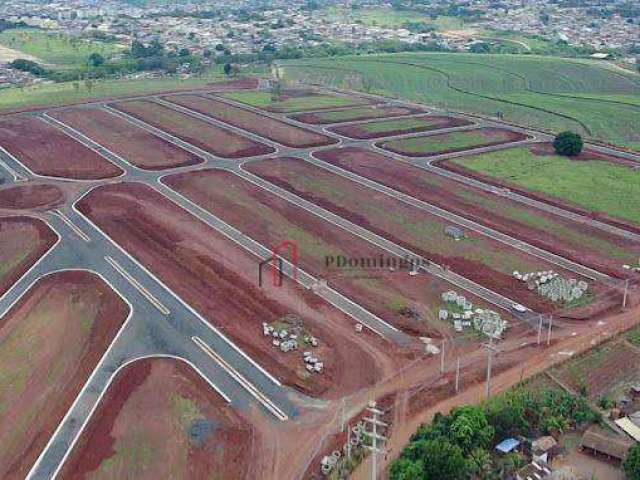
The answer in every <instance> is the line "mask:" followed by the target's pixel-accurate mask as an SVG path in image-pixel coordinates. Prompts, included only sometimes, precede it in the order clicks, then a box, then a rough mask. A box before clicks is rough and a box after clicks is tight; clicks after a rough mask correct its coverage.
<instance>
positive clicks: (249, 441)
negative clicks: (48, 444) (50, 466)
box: [62, 358, 261, 480]
mask: <svg viewBox="0 0 640 480" xmlns="http://www.w3.org/2000/svg"><path fill="white" fill-rule="evenodd" d="M260 441H261V439H260V438H258V437H257V434H255V433H254V431H253V428H252V426H251V425H250V424H249V423H248V422H247V421H246V420H245V419H244V418H242V417H241V416H240V415H238V414H237V413H236V412H235V411H234V410H233V409H232V408H231V407H230V406H229V405H228V404H227V403H226V402H225V400H224V399H223V398H221V397H220V396H219V395H218V394H217V393H216V392H215V391H214V390H213V388H211V386H210V385H209V384H208V383H207V382H206V381H205V380H204V379H203V378H201V377H200V376H199V375H198V374H197V373H196V372H195V371H194V370H193V369H192V368H191V367H190V366H189V365H187V364H186V363H183V362H181V361H179V360H174V359H168V358H150V359H144V360H138V361H136V362H134V363H133V364H130V365H128V366H127V367H125V368H124V369H123V370H121V371H120V373H118V375H117V377H116V378H115V379H114V381H113V383H112V384H111V386H110V387H109V390H107V393H106V395H105V396H104V397H103V398H102V400H101V401H100V404H99V406H98V409H97V410H96V411H95V412H94V413H93V416H92V418H91V421H90V422H89V424H88V425H87V427H86V428H85V430H84V431H83V433H82V435H81V437H80V439H79V441H78V443H77V444H76V446H75V447H74V449H73V451H72V454H71V456H70V457H69V459H68V460H67V462H66V463H65V466H64V468H63V470H62V478H74V479H78V480H79V479H85V478H91V479H105V480H106V479H113V478H122V479H124V478H136V479H140V480H144V479H148V480H156V479H158V478H166V476H167V475H170V478H202V479H204V478H220V479H232V478H233V479H243V478H251V475H250V466H251V459H252V458H253V457H254V455H255V454H256V451H257V450H259V448H260ZM256 474H257V473H256Z"/></svg>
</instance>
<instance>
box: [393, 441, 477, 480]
mask: <svg viewBox="0 0 640 480" xmlns="http://www.w3.org/2000/svg"><path fill="white" fill-rule="evenodd" d="M468 471H469V468H468V463H467V461H466V460H465V458H464V456H463V454H462V450H461V449H460V447H458V446H457V445H454V444H453V443H451V442H449V441H448V440H446V439H444V438H438V439H435V440H418V441H417V442H413V443H411V444H410V445H409V446H408V447H407V448H406V449H405V450H404V452H403V453H402V457H401V458H400V459H398V460H396V461H395V462H394V464H393V465H392V467H391V470H390V479H391V480H414V479H420V480H459V479H461V478H465V476H466V475H467V473H468Z"/></svg>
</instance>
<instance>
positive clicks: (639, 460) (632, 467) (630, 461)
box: [622, 443, 640, 480]
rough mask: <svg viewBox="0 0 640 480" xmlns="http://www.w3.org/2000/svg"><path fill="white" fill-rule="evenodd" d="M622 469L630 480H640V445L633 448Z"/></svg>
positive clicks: (637, 444)
mask: <svg viewBox="0 0 640 480" xmlns="http://www.w3.org/2000/svg"><path fill="white" fill-rule="evenodd" d="M622 467H623V468H624V473H626V474H627V478H628V479H629V480H640V443H636V444H635V445H634V446H633V447H631V449H630V450H629V454H628V455H627V459H626V460H625V461H624V463H623V464H622Z"/></svg>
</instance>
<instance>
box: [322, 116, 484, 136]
mask: <svg viewBox="0 0 640 480" xmlns="http://www.w3.org/2000/svg"><path fill="white" fill-rule="evenodd" d="M463 125H471V122H470V121H468V120H463V119H461V118H454V117H443V116H437V115H434V116H425V117H412V118H400V119H393V120H382V121H380V122H367V123H360V124H356V125H344V126H340V127H334V128H332V129H331V131H332V132H337V133H340V134H342V135H346V136H347V137H351V138H362V139H367V138H380V137H389V136H392V135H401V134H406V133H417V132H428V131H430V130H439V129H441V128H452V127H460V126H463Z"/></svg>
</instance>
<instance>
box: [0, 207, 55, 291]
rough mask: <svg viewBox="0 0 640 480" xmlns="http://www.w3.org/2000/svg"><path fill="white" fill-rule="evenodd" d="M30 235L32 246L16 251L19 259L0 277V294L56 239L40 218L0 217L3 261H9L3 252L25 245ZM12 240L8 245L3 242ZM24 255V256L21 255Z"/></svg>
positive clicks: (0, 244) (0, 246) (18, 248)
mask: <svg viewBox="0 0 640 480" xmlns="http://www.w3.org/2000/svg"><path fill="white" fill-rule="evenodd" d="M31 236H35V237H36V238H34V239H33V243H34V248H32V249H31V250H30V251H28V252H26V255H25V254H24V253H23V252H21V251H20V252H18V253H19V255H20V258H21V261H20V262H19V263H18V264H17V265H15V266H13V268H11V269H10V270H9V271H7V272H5V274H4V275H3V276H2V277H0V295H2V294H4V293H5V292H6V291H7V290H9V288H11V286H12V285H13V284H14V283H15V282H16V281H18V279H19V278H20V277H21V276H22V275H24V274H25V273H26V272H27V270H29V268H31V266H32V265H33V264H34V263H36V262H37V261H38V260H39V259H40V257H42V256H43V255H44V254H45V253H46V252H48V251H49V249H50V248H51V247H52V246H53V245H55V243H56V242H57V241H58V237H57V235H56V234H55V232H54V231H53V230H51V229H50V228H49V227H48V226H47V224H46V223H44V222H43V221H42V220H39V219H37V218H32V217H22V216H20V217H2V218H0V248H2V253H0V258H2V260H3V261H4V262H7V261H10V259H9V258H3V254H6V253H7V252H10V251H12V250H16V251H18V250H20V248H24V246H25V245H27V240H28V239H30V237H31ZM7 241H9V242H12V243H11V244H10V245H9V244H7V243H5V242H7ZM23 255H24V258H22V256H23Z"/></svg>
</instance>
